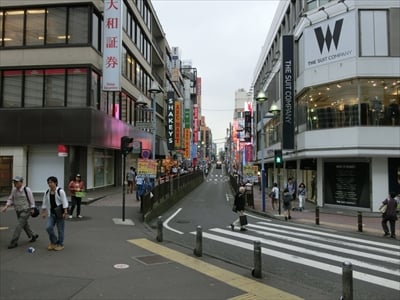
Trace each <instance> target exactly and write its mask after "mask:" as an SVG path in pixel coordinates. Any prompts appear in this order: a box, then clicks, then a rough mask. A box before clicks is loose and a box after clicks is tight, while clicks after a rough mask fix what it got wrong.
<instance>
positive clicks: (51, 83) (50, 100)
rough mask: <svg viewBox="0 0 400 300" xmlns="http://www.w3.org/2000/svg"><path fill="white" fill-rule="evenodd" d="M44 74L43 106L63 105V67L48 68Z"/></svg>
mask: <svg viewBox="0 0 400 300" xmlns="http://www.w3.org/2000/svg"><path fill="white" fill-rule="evenodd" d="M45 74H46V82H45V91H46V93H45V106H64V99H65V94H64V91H65V69H48V70H46V73H45Z"/></svg>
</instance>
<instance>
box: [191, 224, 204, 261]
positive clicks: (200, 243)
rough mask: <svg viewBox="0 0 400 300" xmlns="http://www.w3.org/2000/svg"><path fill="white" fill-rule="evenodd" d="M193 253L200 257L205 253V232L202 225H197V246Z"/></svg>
mask: <svg viewBox="0 0 400 300" xmlns="http://www.w3.org/2000/svg"><path fill="white" fill-rule="evenodd" d="M193 253H194V255H196V256H199V257H200V256H202V255H203V233H202V229H201V226H197V228H196V247H195V248H194V250H193Z"/></svg>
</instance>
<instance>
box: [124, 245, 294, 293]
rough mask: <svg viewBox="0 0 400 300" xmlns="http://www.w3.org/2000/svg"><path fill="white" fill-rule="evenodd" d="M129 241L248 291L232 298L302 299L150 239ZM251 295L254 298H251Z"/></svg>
mask: <svg viewBox="0 0 400 300" xmlns="http://www.w3.org/2000/svg"><path fill="white" fill-rule="evenodd" d="M128 242H129V243H132V244H134V245H136V246H138V247H141V248H144V249H146V250H148V251H150V252H153V253H156V254H158V255H161V256H164V257H166V258H168V259H169V260H172V261H174V262H177V263H179V264H181V265H183V266H185V267H188V268H191V269H193V270H195V271H197V272H200V273H202V274H204V275H206V276H208V277H211V278H214V279H216V280H218V281H221V282H223V283H225V284H227V285H230V286H232V287H234V288H236V289H240V290H242V291H245V292H246V294H245V295H241V296H238V297H235V298H230V299H235V300H238V299H243V300H244V299H254V300H256V299H257V300H258V299H293V300H295V299H302V298H300V297H297V296H295V295H293V294H289V293H286V292H284V291H281V290H279V289H276V288H274V287H271V286H268V285H265V284H263V283H261V282H258V281H256V280H254V279H250V278H247V277H244V276H241V275H238V274H236V273H234V272H231V271H228V270H225V269H222V268H220V267H217V266H214V265H212V264H209V263H206V262H204V261H202V260H200V259H198V258H194V257H191V256H188V255H186V254H183V253H180V252H178V251H175V250H172V249H169V248H167V247H164V246H161V245H160V244H157V243H154V242H152V241H149V240H148V239H133V240H128ZM249 296H251V297H252V298H249ZM245 297H247V298H245Z"/></svg>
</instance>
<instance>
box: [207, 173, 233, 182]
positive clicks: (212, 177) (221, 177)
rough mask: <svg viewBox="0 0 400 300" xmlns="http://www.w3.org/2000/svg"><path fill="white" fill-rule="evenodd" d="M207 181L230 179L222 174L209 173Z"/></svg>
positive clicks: (225, 180)
mask: <svg viewBox="0 0 400 300" xmlns="http://www.w3.org/2000/svg"><path fill="white" fill-rule="evenodd" d="M206 181H207V182H212V183H219V182H227V181H229V177H228V176H226V175H222V174H209V175H208V176H207V178H206Z"/></svg>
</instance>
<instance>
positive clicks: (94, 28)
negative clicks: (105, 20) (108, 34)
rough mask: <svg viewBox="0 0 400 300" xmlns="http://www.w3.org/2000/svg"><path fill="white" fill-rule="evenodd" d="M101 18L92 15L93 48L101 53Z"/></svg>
mask: <svg viewBox="0 0 400 300" xmlns="http://www.w3.org/2000/svg"><path fill="white" fill-rule="evenodd" d="M99 34H100V32H99V18H98V17H97V15H96V14H93V15H92V46H93V47H94V48H95V49H97V50H99V51H100V49H101V48H100V46H99Z"/></svg>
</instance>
